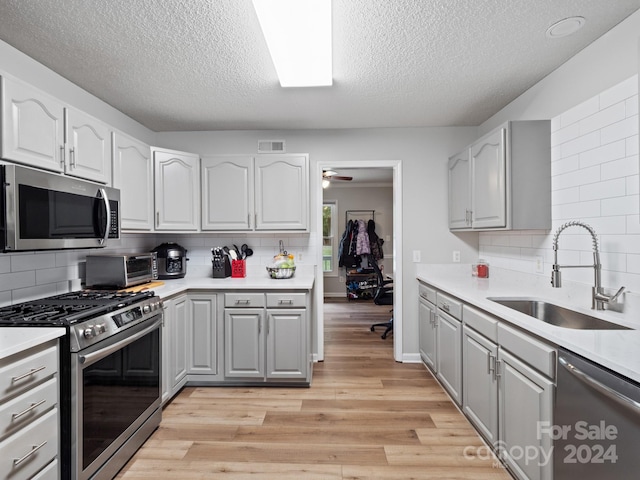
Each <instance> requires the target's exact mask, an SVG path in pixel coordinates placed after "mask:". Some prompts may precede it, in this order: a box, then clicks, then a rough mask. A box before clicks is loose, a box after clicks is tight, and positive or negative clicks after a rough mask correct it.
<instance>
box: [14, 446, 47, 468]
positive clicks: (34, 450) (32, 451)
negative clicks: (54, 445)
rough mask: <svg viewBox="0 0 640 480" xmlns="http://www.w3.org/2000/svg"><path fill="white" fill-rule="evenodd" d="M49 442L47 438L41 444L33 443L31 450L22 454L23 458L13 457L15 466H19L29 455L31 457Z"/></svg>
mask: <svg viewBox="0 0 640 480" xmlns="http://www.w3.org/2000/svg"><path fill="white" fill-rule="evenodd" d="M46 444H47V441H46V440H45V441H44V442H42V443H41V444H40V445H33V446H32V447H31V451H29V452H28V453H26V454H25V455H24V456H22V457H21V458H14V459H13V466H14V467H17V466H18V465H20V464H21V463H22V462H24V461H25V460H27V459H28V458H29V457H31V455H33V454H34V453H36V452H37V451H38V450H40V449H41V448H42V447H44V446H45V445H46Z"/></svg>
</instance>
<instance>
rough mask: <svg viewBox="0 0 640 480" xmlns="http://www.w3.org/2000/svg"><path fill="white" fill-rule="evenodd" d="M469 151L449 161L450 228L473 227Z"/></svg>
mask: <svg viewBox="0 0 640 480" xmlns="http://www.w3.org/2000/svg"><path fill="white" fill-rule="evenodd" d="M470 194H471V189H470V185H469V149H466V150H464V151H463V152H461V153H459V154H458V155H454V156H453V157H451V158H450V159H449V228H450V229H456V228H469V227H470V226H471V211H470V208H469V205H470V200H471V199H470Z"/></svg>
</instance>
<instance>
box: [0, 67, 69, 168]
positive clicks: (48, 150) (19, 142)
mask: <svg viewBox="0 0 640 480" xmlns="http://www.w3.org/2000/svg"><path fill="white" fill-rule="evenodd" d="M1 143H2V158H4V159H6V160H12V161H14V162H18V163H23V164H26V165H30V166H32V167H38V168H44V169H47V170H53V171H54V172H63V171H64V161H65V147H64V105H63V104H62V103H61V102H59V101H58V100H57V99H55V98H53V97H50V96H49V95H47V94H45V93H44V92H41V91H40V90H38V89H36V88H34V87H32V86H30V85H28V84H26V83H23V82H20V81H18V80H15V79H13V78H9V77H6V76H5V77H2V142H1Z"/></svg>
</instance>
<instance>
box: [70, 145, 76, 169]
mask: <svg viewBox="0 0 640 480" xmlns="http://www.w3.org/2000/svg"><path fill="white" fill-rule="evenodd" d="M69 166H70V167H71V168H75V166H76V149H75V148H70V149H69Z"/></svg>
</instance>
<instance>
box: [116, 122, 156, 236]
mask: <svg viewBox="0 0 640 480" xmlns="http://www.w3.org/2000/svg"><path fill="white" fill-rule="evenodd" d="M112 137H113V138H112V142H113V146H112V151H113V153H112V155H113V181H112V183H113V187H114V188H118V189H120V222H121V228H122V229H123V230H146V231H149V230H152V229H153V163H152V162H151V149H150V148H149V145H147V144H145V143H142V142H140V141H138V140H136V139H134V138H131V137H129V136H127V135H124V134H123V133H120V132H114V133H113V135H112Z"/></svg>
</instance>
